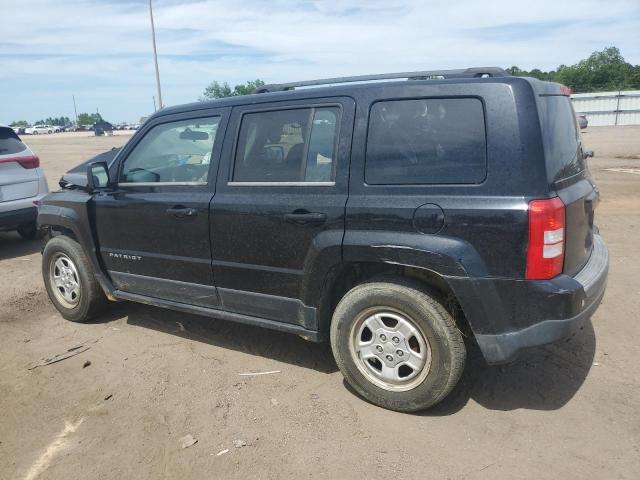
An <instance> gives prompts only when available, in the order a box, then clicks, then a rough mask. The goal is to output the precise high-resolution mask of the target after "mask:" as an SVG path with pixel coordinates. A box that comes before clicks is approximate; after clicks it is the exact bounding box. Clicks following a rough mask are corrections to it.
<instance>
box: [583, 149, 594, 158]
mask: <svg viewBox="0 0 640 480" xmlns="http://www.w3.org/2000/svg"><path fill="white" fill-rule="evenodd" d="M583 154H584V158H592V157H593V150H585V151H584V152H583Z"/></svg>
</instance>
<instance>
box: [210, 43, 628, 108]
mask: <svg viewBox="0 0 640 480" xmlns="http://www.w3.org/2000/svg"><path fill="white" fill-rule="evenodd" d="M506 70H507V72H508V73H510V74H511V75H516V76H520V77H534V78H537V79H539V80H547V81H550V82H558V83H562V84H563V85H566V86H568V87H570V88H571V90H572V91H573V92H575V93H587V92H604V91H610V90H640V65H632V64H631V63H629V62H627V61H626V60H625V59H624V57H623V56H622V54H621V53H620V50H619V49H618V48H617V47H607V48H605V49H603V50H602V51H596V52H593V53H592V54H591V55H589V57H588V58H585V59H584V60H580V61H579V62H578V63H576V64H574V65H560V66H559V67H558V68H556V69H555V70H551V71H543V70H540V69H539V68H534V69H533V70H529V71H527V70H522V69H521V68H519V67H517V66H513V67H509V68H507V69H506ZM263 85H264V82H263V81H262V80H259V79H258V80H252V81H249V82H247V83H246V84H240V85H235V86H234V87H233V88H232V87H231V86H230V85H229V84H228V83H227V82H224V83H220V82H217V81H216V82H212V83H211V84H210V85H209V86H208V87H207V88H205V90H204V92H203V93H202V96H201V97H200V101H203V102H204V101H207V100H215V99H216V98H225V97H235V96H238V95H248V94H250V93H253V91H254V90H255V89H256V88H258V87H261V86H263Z"/></svg>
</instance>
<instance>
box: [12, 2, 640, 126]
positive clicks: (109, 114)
mask: <svg viewBox="0 0 640 480" xmlns="http://www.w3.org/2000/svg"><path fill="white" fill-rule="evenodd" d="M153 5H154V17H155V25H156V38H157V47H158V55H159V65H160V77H161V84H162V96H163V101H164V104H165V105H177V104H181V103H187V102H192V101H196V100H197V99H198V97H199V96H201V94H202V92H203V90H204V89H205V87H206V86H207V85H208V84H209V83H210V82H212V81H213V80H218V81H221V82H224V81H226V82H229V83H230V84H231V85H233V84H235V83H242V82H244V81H247V80H253V79H256V78H260V79H262V80H265V81H266V82H267V83H272V82H284V81H295V80H306V79H313V78H324V77H333V76H343V75H358V74H367V73H384V72H394V71H412V70H428V69H447V68H463V67H470V66H500V67H505V68H506V67H509V66H512V65H517V66H519V67H520V68H523V69H531V68H536V67H537V68H540V69H542V70H549V69H554V68H556V67H557V66H558V65H560V64H566V65H570V64H573V63H576V62H578V61H579V60H581V59H583V58H586V57H587V56H588V55H589V54H590V53H591V52H593V51H595V50H602V49H603V48H605V47H607V46H617V47H618V48H620V50H621V52H622V55H623V56H624V57H625V58H626V60H627V61H628V62H630V63H633V64H640V0H608V1H606V2H605V1H602V0H596V1H592V0H565V1H562V0H561V1H558V0H553V1H551V0H537V1H535V2H532V1H531V0H526V1H519V0H494V1H471V0H447V1H430V0H386V1H379V0H343V1H339V0H335V1H320V0H316V1H302V0H283V1H280V0H242V1H238V0H235V1H234V0H193V1H188V0H187V1H179V0H154V3H153ZM155 94H156V86H155V74H154V67H153V57H152V44H151V31H150V24H149V4H148V2H147V1H146V0H75V1H74V0H29V1H15V0H0V123H10V122H11V121H14V120H27V121H29V122H35V121H36V120H39V119H41V118H46V117H49V116H56V117H57V116H61V115H66V116H68V117H71V118H72V117H73V116H74V111H73V101H72V95H74V96H75V99H76V104H77V108H78V113H81V112H95V111H96V110H98V111H99V112H100V113H101V114H102V116H103V117H104V118H105V119H107V120H109V121H111V122H121V121H137V120H138V119H139V118H140V117H141V116H145V115H149V114H150V113H152V112H153V108H154V106H153V95H155ZM156 101H157V100H156Z"/></svg>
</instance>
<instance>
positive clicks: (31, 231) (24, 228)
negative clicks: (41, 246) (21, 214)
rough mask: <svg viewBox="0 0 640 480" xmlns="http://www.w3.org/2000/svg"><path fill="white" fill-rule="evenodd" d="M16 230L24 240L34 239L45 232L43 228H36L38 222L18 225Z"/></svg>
mask: <svg viewBox="0 0 640 480" xmlns="http://www.w3.org/2000/svg"><path fill="white" fill-rule="evenodd" d="M17 230H18V234H19V235H20V236H21V237H22V238H24V239H25V240H35V239H37V238H42V237H44V234H45V233H46V232H45V231H44V230H42V229H39V228H38V224H37V223H36V222H32V223H27V224H25V225H20V226H18V228H17Z"/></svg>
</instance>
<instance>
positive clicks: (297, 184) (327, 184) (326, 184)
mask: <svg viewBox="0 0 640 480" xmlns="http://www.w3.org/2000/svg"><path fill="white" fill-rule="evenodd" d="M335 184H336V182H227V185H228V186H230V187H333V186H335Z"/></svg>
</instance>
